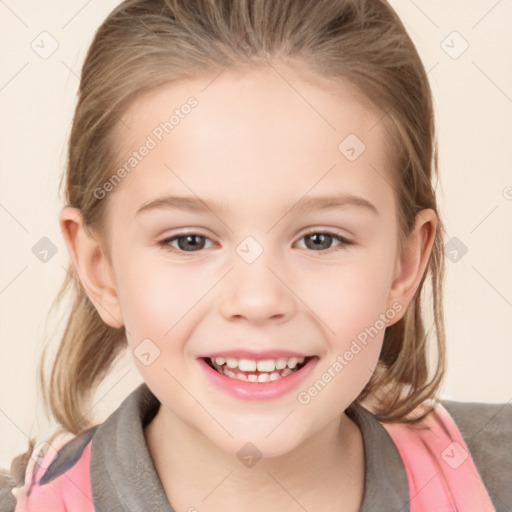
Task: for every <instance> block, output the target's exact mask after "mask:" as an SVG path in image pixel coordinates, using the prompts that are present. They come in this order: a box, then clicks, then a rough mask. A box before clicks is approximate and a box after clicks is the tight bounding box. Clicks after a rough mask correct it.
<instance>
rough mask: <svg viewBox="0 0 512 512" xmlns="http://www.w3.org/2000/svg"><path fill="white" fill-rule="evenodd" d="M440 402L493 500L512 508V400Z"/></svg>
mask: <svg viewBox="0 0 512 512" xmlns="http://www.w3.org/2000/svg"><path fill="white" fill-rule="evenodd" d="M441 404H442V405H443V406H444V408H445V409H446V410H447V411H448V413H449V414H450V416H451V417H452V418H453V420H454V422H455V423H456V425H457V427H458V429H459V431H460V433H461V435H462V437H463V439H464V441H465V442H466V445H467V447H468V450H469V452H470V453H471V456H472V457H473V460H474V462H475V465H476V467H477V469H478V471H479V473H480V475H481V477H482V480H483V481H484V483H485V485H486V487H487V489H488V490H489V494H490V495H491V498H492V500H493V502H494V503H495V504H500V503H501V504H503V506H508V507H509V509H510V508H512V486H510V482H511V481H512V403H511V402H508V403H498V404H492V403H484V402H459V401H454V400H441ZM496 507H497V510H501V509H500V508H499V507H498V505H496ZM503 510H507V509H506V508H504V509H503Z"/></svg>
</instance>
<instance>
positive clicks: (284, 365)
mask: <svg viewBox="0 0 512 512" xmlns="http://www.w3.org/2000/svg"><path fill="white" fill-rule="evenodd" d="M304 360H305V358H304V357H290V358H288V359H286V358H284V357H283V358H280V359H262V360H260V361H256V360H254V359H235V358H234V357H226V358H224V357H215V358H212V363H213V365H214V366H215V367H216V368H217V370H218V371H219V372H220V373H223V374H224V375H227V376H228V377H231V378H233V379H239V380H244V381H249V382H269V381H274V380H278V379H281V378H282V377H286V376H287V375H290V374H291V373H293V372H294V371H296V370H297V366H298V365H301V364H302V363H303V362H304ZM256 371H258V372H260V373H259V374H255V373H243V372H256Z"/></svg>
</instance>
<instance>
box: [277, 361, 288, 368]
mask: <svg viewBox="0 0 512 512" xmlns="http://www.w3.org/2000/svg"><path fill="white" fill-rule="evenodd" d="M287 364H288V359H278V360H277V361H276V370H284V369H285V368H286V365H287Z"/></svg>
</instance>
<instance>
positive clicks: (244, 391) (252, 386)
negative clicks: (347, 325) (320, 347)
mask: <svg viewBox="0 0 512 512" xmlns="http://www.w3.org/2000/svg"><path fill="white" fill-rule="evenodd" d="M317 361H318V358H317V357H313V358H312V359H311V360H310V361H309V362H308V363H307V364H305V365H304V366H303V367H302V368H301V369H300V370H297V371H296V372H293V373H291V374H290V375H287V376H286V377H281V378H280V379H277V380H272V381H269V382H248V381H244V380H239V379H232V378H231V377H227V376H226V375H222V373H219V372H217V371H215V370H214V369H213V368H211V367H210V366H209V365H208V363H207V362H206V361H205V360H204V359H199V360H198V362H199V365H200V366H201V367H202V369H203V371H204V372H205V373H206V376H207V378H208V379H210V382H212V384H214V385H215V386H216V387H217V388H219V389H220V390H222V391H224V392H226V393H228V394H230V395H232V396H234V397H236V398H241V399H244V400H271V399H273V398H279V397H281V396H283V395H285V394H286V393H289V392H290V391H292V390H293V389H294V388H296V387H298V386H299V384H300V383H301V382H303V381H304V379H305V378H306V377H307V376H308V375H309V374H310V373H311V372H312V371H313V368H314V367H315V366H316V363H317Z"/></svg>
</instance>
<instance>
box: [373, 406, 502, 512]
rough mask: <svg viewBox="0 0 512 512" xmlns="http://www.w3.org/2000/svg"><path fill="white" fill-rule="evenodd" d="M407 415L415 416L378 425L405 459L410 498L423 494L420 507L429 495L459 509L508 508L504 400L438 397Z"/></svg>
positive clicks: (499, 511) (419, 498)
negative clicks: (494, 401) (435, 401)
mask: <svg viewBox="0 0 512 512" xmlns="http://www.w3.org/2000/svg"><path fill="white" fill-rule="evenodd" d="M411 417H416V418H418V421H415V422H412V423H409V422H402V423H393V424H384V425H383V426H384V427H385V429H386V430H387V431H388V433H389V434H390V436H391V438H392V440H393V442H394V443H395V445H396V447H397V449H398V451H399V453H400V456H401V458H402V461H403V463H404V466H405V470H406V473H407V476H408V482H409V488H410V492H411V499H412V497H415V501H416V502H417V503H419V502H421V501H422V500H425V503H424V504H422V506H424V507H427V508H425V510H428V503H429V502H430V503H433V502H434V500H438V502H439V503H444V502H446V503H448V504H449V503H450V502H452V503H456V504H457V506H460V509H461V510H466V508H465V507H467V508H468V509H470V508H469V507H473V508H474V509H475V510H479V511H484V510H485V511H487V510H496V511H498V512H502V511H503V512H505V511H508V512H509V511H510V510H512V487H511V486H510V481H511V480H512V409H511V407H510V405H509V404H506V403H502V404H489V403H478V402H457V401H453V400H440V401H438V402H437V403H434V404H433V407H432V405H431V404H428V403H425V404H422V405H421V406H419V407H418V408H417V409H415V410H414V411H413V412H412V414H411ZM419 418H421V419H419ZM427 490H428V492H427ZM438 502H437V501H436V503H438ZM443 506H444V505H443ZM440 508H442V507H440ZM419 510H423V509H421V508H420V509H419Z"/></svg>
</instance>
